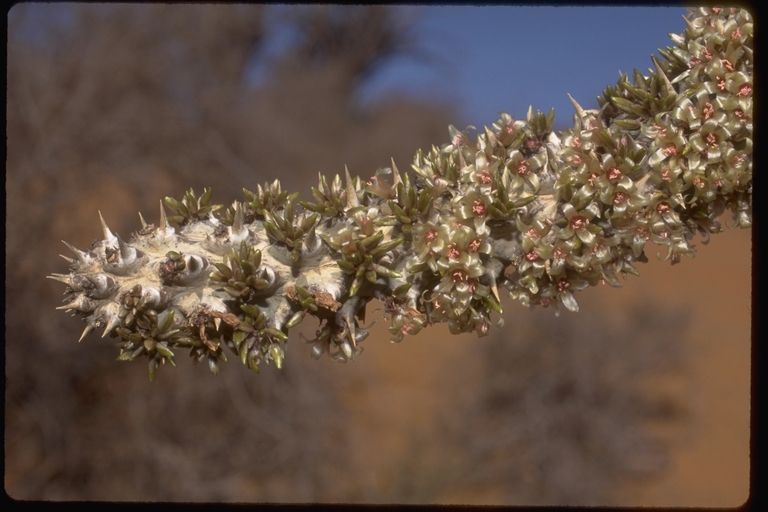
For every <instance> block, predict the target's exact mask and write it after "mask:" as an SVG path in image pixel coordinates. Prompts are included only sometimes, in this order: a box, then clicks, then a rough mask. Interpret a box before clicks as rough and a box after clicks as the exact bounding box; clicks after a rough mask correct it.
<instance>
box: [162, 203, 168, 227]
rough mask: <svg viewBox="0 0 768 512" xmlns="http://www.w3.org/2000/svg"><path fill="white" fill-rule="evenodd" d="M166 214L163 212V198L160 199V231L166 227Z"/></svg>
mask: <svg viewBox="0 0 768 512" xmlns="http://www.w3.org/2000/svg"><path fill="white" fill-rule="evenodd" d="M168 227H169V225H168V216H167V215H166V214H165V206H163V200H162V199H161V200H160V231H165V230H166V229H168Z"/></svg>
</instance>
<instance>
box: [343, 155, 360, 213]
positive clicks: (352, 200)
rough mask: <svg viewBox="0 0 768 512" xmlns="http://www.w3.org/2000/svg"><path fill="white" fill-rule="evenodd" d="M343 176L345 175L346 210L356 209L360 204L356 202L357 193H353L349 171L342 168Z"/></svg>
mask: <svg viewBox="0 0 768 512" xmlns="http://www.w3.org/2000/svg"><path fill="white" fill-rule="evenodd" d="M344 174H345V175H346V182H347V210H349V209H350V208H357V207H358V206H360V203H359V202H358V200H357V192H356V191H355V185H354V183H353V182H352V176H350V175H349V169H348V168H347V166H346V165H345V166H344Z"/></svg>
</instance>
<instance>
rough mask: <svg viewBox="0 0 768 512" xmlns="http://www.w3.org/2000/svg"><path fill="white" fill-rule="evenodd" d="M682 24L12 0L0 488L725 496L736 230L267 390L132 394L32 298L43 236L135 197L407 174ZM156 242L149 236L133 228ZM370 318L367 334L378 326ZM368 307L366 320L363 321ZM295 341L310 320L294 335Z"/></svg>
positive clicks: (666, 499) (133, 369) (736, 341)
mask: <svg viewBox="0 0 768 512" xmlns="http://www.w3.org/2000/svg"><path fill="white" fill-rule="evenodd" d="M683 14H685V11H684V10H683V9H681V8H644V9H637V8H589V9H588V8H544V7H541V8H540V7H536V8H521V7H494V8H491V7H419V8H416V7H397V6H394V7H393V6H389V7H328V6H312V7H284V6H282V7H280V6H259V5H252V6H247V5H125V4H123V5H117V4H115V5H96V4H17V5H16V6H14V7H13V8H12V9H11V11H10V12H9V14H8V20H7V21H8V54H7V62H8V65H7V70H8V97H7V133H8V140H7V144H8V152H7V153H8V156H7V178H6V179H7V181H6V191H7V192H6V201H7V217H8V218H7V223H6V228H7V235H6V261H7V267H6V313H5V315H6V340H7V342H6V396H5V398H6V400H5V491H6V492H7V493H8V494H9V495H10V496H11V497H12V498H15V499H21V500H109V501H114V500H119V501H227V502H347V503H460V504H509V505H515V504H517V505H520V504H569V505H576V504H587V505H589V504H591V505H625V506H653V505H655V506H720V507H732V506H737V505H739V504H741V503H742V502H743V501H744V500H745V499H746V498H747V496H748V489H749V488H748V483H749V458H748V457H749V405H750V403H749V384H750V381H749V375H750V360H749V349H750V321H751V320H750V319H751V312H750V296H751V278H750V275H751V255H750V251H751V232H750V231H748V230H747V231H741V230H740V231H727V232H725V233H723V234H720V235H717V236H714V237H713V238H712V241H711V242H710V244H709V245H707V246H706V247H702V246H701V244H699V249H700V251H699V254H698V255H697V256H696V258H695V259H686V260H685V261H683V262H682V263H681V264H680V265H677V266H675V267H674V268H673V267H672V266H671V265H670V264H669V263H668V262H664V261H657V260H656V258H655V257H654V256H655V254H656V253H657V252H658V251H657V250H656V249H655V248H654V247H652V246H650V245H649V246H648V249H647V253H648V255H649V257H650V260H651V261H650V263H648V264H646V265H643V266H641V267H640V272H641V277H640V278H636V279H630V280H627V281H626V285H625V286H624V287H623V288H622V289H619V290H616V289H611V288H607V289H602V288H601V289H590V290H586V291H584V292H582V293H580V294H578V296H577V300H578V301H579V304H580V306H581V311H580V312H579V313H578V314H569V313H568V312H567V311H566V312H564V313H563V314H562V315H560V317H555V315H554V313H553V311H552V310H550V309H546V310H531V311H528V310H526V309H524V308H522V307H521V306H520V305H519V304H517V303H513V302H512V301H507V302H506V303H505V319H506V326H505V327H504V328H503V329H497V330H496V332H495V333H493V334H492V335H491V336H489V337H487V338H483V339H476V338H475V337H474V336H473V335H468V336H450V335H448V331H447V328H444V327H443V326H436V327H433V328H430V329H428V330H426V331H424V332H422V333H421V334H419V336H417V337H415V338H407V339H405V340H404V341H403V342H402V343H400V344H398V345H397V346H395V345H392V344H390V343H389V342H388V336H387V332H386V329H385V328H384V327H385V326H384V325H383V323H384V322H380V324H379V325H377V326H376V327H375V328H374V329H373V330H372V335H371V336H370V337H369V338H368V339H367V340H366V341H365V343H364V346H365V348H366V351H365V353H364V354H363V355H362V356H361V357H359V358H358V359H356V360H355V361H354V362H352V363H350V364H347V365H340V364H338V363H335V362H333V361H331V360H329V359H328V358H324V359H322V360H321V361H314V360H312V359H311V358H310V357H309V350H308V347H306V346H304V345H303V344H302V343H301V342H300V340H298V339H295V340H293V339H292V340H291V343H290V344H289V350H288V353H287V363H286V365H285V367H284V369H283V370H280V371H278V370H276V369H274V368H271V367H268V368H264V369H263V370H262V373H261V374H260V375H254V374H252V373H251V372H249V371H248V370H247V369H246V368H244V367H242V366H240V365H238V364H236V363H232V364H228V365H226V366H225V367H224V368H223V371H222V372H221V373H220V375H219V376H218V377H213V376H212V375H211V374H210V373H209V372H208V371H207V369H206V368H204V367H197V366H193V365H192V364H191V363H189V364H188V363H187V362H186V361H184V360H180V361H179V365H178V367H177V368H175V369H173V368H163V369H162V370H161V371H160V372H159V373H158V375H157V376H156V378H155V382H154V383H150V382H149V381H148V379H147V370H146V365H144V364H127V363H117V362H115V360H114V359H115V357H116V356H117V353H118V351H117V349H116V348H115V347H114V346H113V343H112V342H111V341H110V340H108V339H104V340H102V339H99V338H98V337H97V336H95V335H91V336H88V337H86V338H85V339H84V340H83V341H82V343H80V344H78V343H77V339H78V337H79V335H80V333H81V331H82V328H83V326H82V322H81V321H80V320H78V319H76V318H70V317H69V316H67V315H66V314H64V313H63V312H61V311H55V310H54V307H56V306H58V305H60V300H61V293H62V292H63V289H62V286H61V285H60V283H56V282H54V281H51V280H47V279H44V276H45V275H47V274H50V273H51V272H66V268H67V265H66V263H65V262H64V261H62V260H61V259H60V258H58V256H57V254H59V253H62V252H66V248H65V247H64V246H63V244H61V242H60V240H62V239H64V240H66V241H68V242H70V243H72V244H74V245H75V246H76V247H80V248H86V247H88V246H89V244H90V243H91V241H93V240H94V239H96V238H97V237H99V236H100V228H99V222H98V214H97V210H101V212H102V213H103V215H104V217H105V218H106V220H107V222H108V223H109V225H110V227H111V228H112V229H113V231H116V232H119V233H121V234H122V235H123V236H127V235H128V234H129V233H130V232H131V231H135V230H137V229H139V228H140V224H139V219H138V215H137V214H136V212H137V211H142V212H143V213H144V216H145V217H146V218H147V219H148V220H150V219H154V218H156V216H157V209H158V200H159V199H160V198H161V197H163V196H165V195H173V196H175V197H180V196H181V195H182V193H183V191H184V190H186V189H188V188H189V187H193V188H194V189H195V190H196V191H200V190H202V188H203V187H205V186H212V187H213V189H214V199H215V200H216V201H217V202H223V203H229V202H231V201H232V200H233V199H241V198H242V195H241V189H242V188H243V187H247V188H249V189H254V188H255V186H256V184H257V183H264V182H265V181H272V180H273V179H275V178H279V179H280V180H281V182H282V184H283V187H284V188H285V189H289V190H291V191H299V192H301V193H302V195H303V196H304V197H308V196H309V186H310V185H313V184H314V183H315V182H316V180H317V173H318V172H322V173H324V174H326V175H333V174H335V173H339V172H341V171H342V170H343V166H344V165H345V164H346V165H348V166H349V169H350V172H352V173H353V174H360V175H363V176H368V175H370V174H372V173H373V171H375V169H377V168H378V167H384V166H388V165H389V161H390V157H393V158H394V159H395V161H396V162H397V163H398V166H399V167H400V169H406V168H408V166H409V163H410V161H411V158H412V156H413V154H414V152H415V151H416V150H417V149H418V148H429V147H430V146H431V145H432V144H436V145H440V144H443V143H445V142H447V140H448V131H447V126H448V125H449V124H453V125H455V126H457V127H459V128H464V127H466V126H467V125H474V126H477V127H478V128H480V129H481V128H482V126H483V125H490V124H491V123H493V121H494V120H495V119H496V116H497V115H498V112H499V111H501V110H505V111H507V112H509V113H510V114H511V115H513V116H515V117H516V118H520V117H523V116H524V115H525V111H526V109H527V107H528V105H529V104H533V106H534V108H535V109H536V108H538V109H540V110H542V111H547V110H549V108H550V107H555V109H556V114H557V117H556V127H558V128H559V129H564V128H565V127H566V126H569V125H570V120H571V117H572V107H571V106H570V103H569V102H568V98H567V95H566V93H571V95H573V96H574V97H575V98H576V99H577V100H578V101H579V102H580V103H581V104H582V106H583V107H585V108H592V107H594V106H595V105H596V101H595V99H594V98H595V96H596V95H598V94H600V93H601V92H602V90H603V88H604V87H605V86H606V85H608V84H612V83H615V81H616V80H617V78H618V72H619V70H621V71H624V72H631V70H632V68H635V67H637V68H639V69H641V70H646V69H647V68H648V67H649V66H650V65H651V61H650V58H649V56H650V54H652V53H653V52H654V51H655V50H656V48H658V47H662V46H667V45H669V44H670V42H669V40H668V38H667V33H668V32H671V31H673V32H681V31H682V30H683V27H684V26H685V25H684V22H683V20H682V18H681V17H682V15H683ZM150 221H151V220H150ZM377 314H378V315H380V314H381V313H380V312H379V313H377ZM370 316H376V315H370ZM303 327H304V329H305V332H306V333H307V334H308V335H310V337H311V333H312V332H313V331H314V329H315V326H314V325H304V326H303Z"/></svg>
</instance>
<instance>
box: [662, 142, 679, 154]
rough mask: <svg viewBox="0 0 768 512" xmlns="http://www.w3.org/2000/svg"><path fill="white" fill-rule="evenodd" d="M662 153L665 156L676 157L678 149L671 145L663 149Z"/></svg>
mask: <svg viewBox="0 0 768 512" xmlns="http://www.w3.org/2000/svg"><path fill="white" fill-rule="evenodd" d="M662 152H663V153H664V156H669V155H676V154H677V148H676V147H675V146H672V145H670V146H667V147H665V148H664V149H662Z"/></svg>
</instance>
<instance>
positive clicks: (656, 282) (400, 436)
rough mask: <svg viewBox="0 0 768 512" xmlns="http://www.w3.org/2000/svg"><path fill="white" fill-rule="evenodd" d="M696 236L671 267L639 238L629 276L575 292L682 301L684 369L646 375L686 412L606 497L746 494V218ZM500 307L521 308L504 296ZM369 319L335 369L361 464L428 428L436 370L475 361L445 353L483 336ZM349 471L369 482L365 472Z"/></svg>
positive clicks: (406, 446)
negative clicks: (416, 330)
mask: <svg viewBox="0 0 768 512" xmlns="http://www.w3.org/2000/svg"><path fill="white" fill-rule="evenodd" d="M700 240H701V239H699V240H698V242H699V243H697V249H698V253H697V255H696V257H695V258H693V259H689V258H683V261H682V262H681V263H680V264H679V265H675V266H674V267H673V266H672V265H671V264H670V263H669V262H667V261H657V260H656V258H655V254H656V252H657V251H656V248H655V247H653V246H651V245H650V244H649V245H648V246H647V254H648V255H649V259H650V262H649V263H647V264H645V265H638V268H639V270H640V273H641V276H640V277H639V278H635V277H631V278H630V279H628V280H627V281H626V283H625V286H624V287H623V288H621V289H618V290H617V289H613V288H609V287H605V288H602V287H601V288H598V289H588V290H585V291H583V292H581V293H580V294H578V295H577V299H578V301H579V304H580V306H581V311H582V312H585V311H589V310H590V309H602V310H603V311H605V312H606V313H608V314H611V315H614V314H616V315H618V314H621V313H624V312H626V311H625V310H626V308H628V307H629V305H630V304H632V303H633V301H636V300H637V299H639V298H650V299H652V300H653V301H654V302H655V303H657V304H661V305H669V306H683V307H685V308H689V309H690V311H691V313H692V318H691V325H690V328H689V329H688V331H687V338H686V339H685V344H686V348H687V350H688V353H689V372H688V373H689V375H688V378H687V380H686V381H685V382H682V381H680V380H679V379H678V380H676V379H670V380H669V381H664V382H658V383H657V384H658V385H659V386H661V387H662V388H664V387H666V388H668V390H669V391H675V392H678V393H679V392H681V390H680V389H679V388H680V386H683V387H686V388H687V389H684V390H682V392H683V393H685V394H686V395H685V396H689V397H690V400H691V403H690V404H688V405H689V406H690V413H691V415H690V416H691V417H690V418H689V421H687V422H686V423H685V427H683V428H680V427H675V428H676V429H677V430H675V429H671V430H670V429H669V428H667V430H668V431H667V432H660V433H661V434H663V435H664V436H666V438H668V439H670V440H671V441H672V445H671V446H672V464H671V466H670V467H669V468H668V469H667V470H666V471H665V472H663V473H662V475H661V476H660V477H657V478H655V479H653V480H651V481H647V480H646V481H641V482H632V483H628V484H627V485H626V489H624V491H625V492H624V496H625V497H626V498H625V499H626V501H622V502H621V503H617V505H625V506H675V507H734V506H738V505H740V504H742V503H743V502H744V501H745V500H746V499H747V497H748V493H749V436H750V427H749V420H750V416H749V414H750V390H749V386H750V339H751V338H750V332H751V325H750V322H751V311H750V310H751V230H727V231H726V232H724V233H721V234H719V235H716V236H713V237H712V238H711V241H710V243H709V245H706V246H704V245H702V244H701V243H700ZM506 308H507V310H508V311H509V310H512V311H514V314H525V310H523V309H522V308H520V307H517V305H516V304H512V303H511V301H508V302H507V304H506ZM562 314H569V313H568V312H563V313H562ZM505 316H506V318H507V324H506V326H505V327H504V328H505V329H511V328H514V317H513V316H512V315H510V314H509V313H507V314H506V315H505ZM377 327H379V328H376V329H374V331H375V332H374V333H373V334H372V335H371V337H370V338H369V339H368V340H367V341H366V342H365V345H366V346H367V351H366V353H365V354H364V355H363V356H362V357H360V358H358V359H356V360H355V362H354V363H353V364H348V365H345V366H344V367H342V368H338V371H341V372H349V386H348V387H347V391H348V398H349V399H350V400H349V401H348V403H350V404H351V406H352V408H353V409H354V410H355V414H356V422H358V424H359V425H358V426H359V427H360V428H355V429H354V431H355V432H357V433H358V434H357V437H356V438H355V439H351V440H350V441H351V442H352V443H355V445H356V446H358V447H359V448H357V449H358V450H359V453H360V454H361V457H362V458H363V459H365V460H367V461H369V462H370V465H371V466H375V467H391V466H390V465H391V464H397V461H398V460H400V461H402V460H403V458H404V457H406V453H407V451H411V452H412V451H413V450H414V445H413V442H412V439H413V438H412V437H409V436H408V435H407V434H408V433H410V432H422V434H421V435H428V431H427V432H424V430H423V429H428V428H429V425H430V423H429V422H430V419H431V418H432V417H433V415H434V414H435V413H437V412H438V411H439V410H440V408H442V407H450V401H451V397H450V396H445V394H444V393H441V381H443V380H446V379H448V378H449V376H450V375H453V376H456V375H459V376H461V377H465V378H467V379H471V378H472V374H473V372H475V371H477V368H473V365H472V364H468V365H464V364H459V365H457V364H456V361H457V360H460V357H461V355H462V354H467V353H468V352H469V351H471V350H472V349H473V346H474V345H475V344H477V343H483V341H482V340H477V339H476V338H475V336H474V335H466V336H451V335H449V334H448V332H447V329H446V328H444V326H436V327H433V328H431V329H429V330H427V331H424V332H422V333H420V334H419V336H418V337H416V338H410V339H405V340H404V341H403V342H402V343H400V344H399V345H393V344H390V343H389V342H388V341H387V338H386V332H385V331H384V329H383V328H381V326H377ZM475 366H476V365H475ZM371 373H374V374H376V377H378V378H376V379H373V380H376V381H377V382H378V383H379V385H377V386H376V387H375V388H374V387H369V386H366V379H365V376H366V375H370V374H371ZM446 381H447V380H446ZM650 428H654V426H653V425H651V426H650ZM413 456H414V457H418V454H415V455H413ZM359 477H360V478H361V479H367V481H369V482H370V483H371V484H373V485H376V484H375V483H374V480H375V479H376V478H377V475H374V474H363V475H360V476H359ZM379 477H380V475H379ZM396 480H397V476H396V475H393V476H392V482H390V483H389V484H387V485H395V483H394V482H395V481H396ZM385 499H386V498H385ZM444 499H445V500H446V502H453V503H456V502H462V503H488V504H492V503H494V502H495V498H494V496H493V495H490V496H489V495H484V494H479V495H452V496H446V497H445V498H444Z"/></svg>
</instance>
